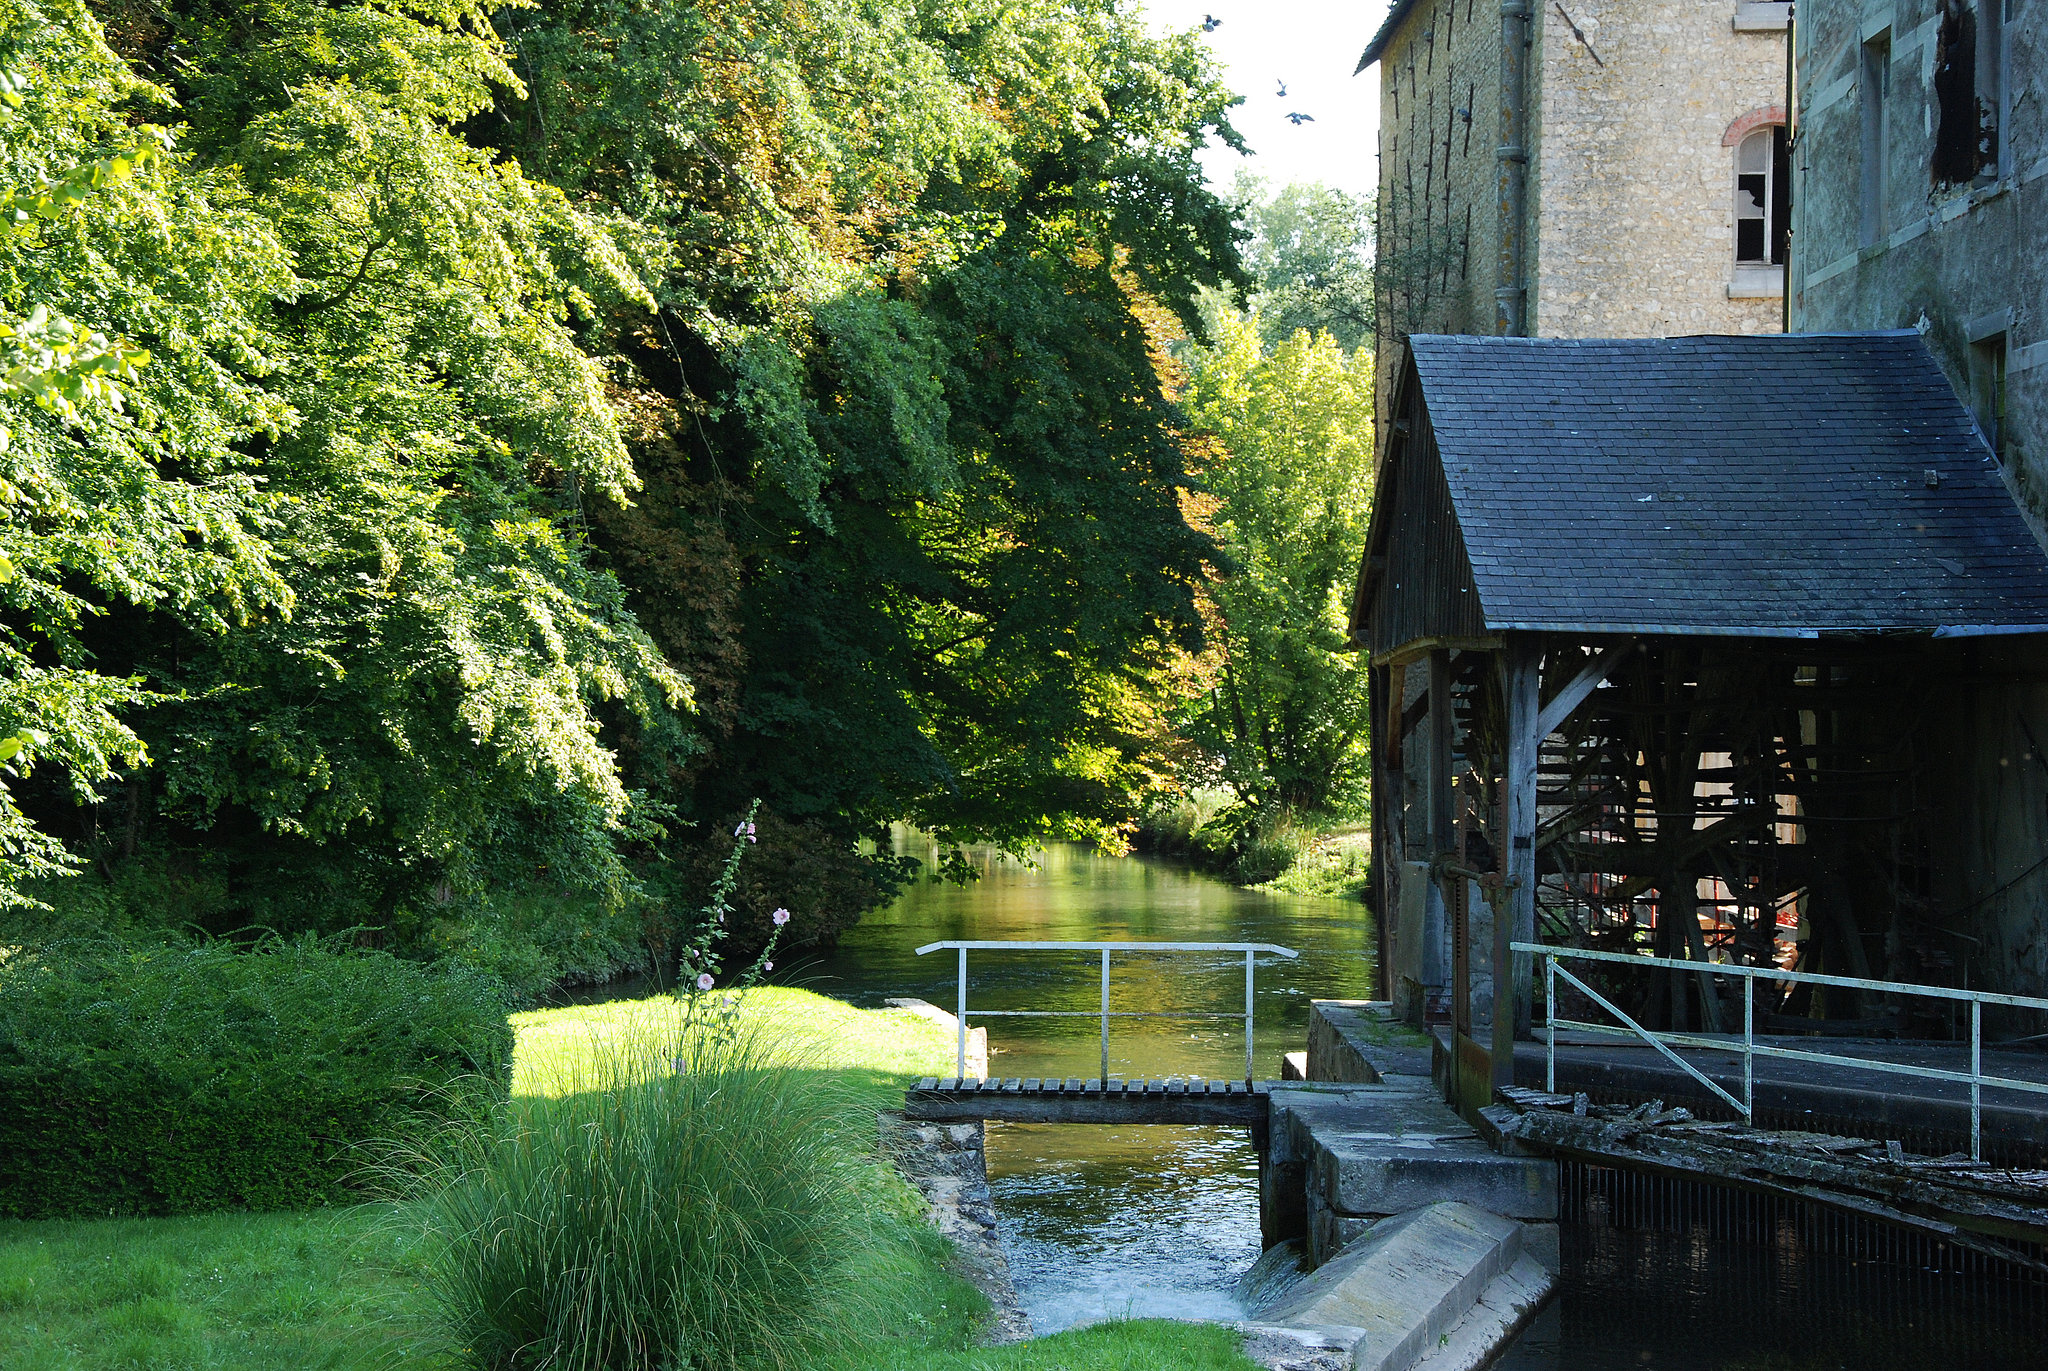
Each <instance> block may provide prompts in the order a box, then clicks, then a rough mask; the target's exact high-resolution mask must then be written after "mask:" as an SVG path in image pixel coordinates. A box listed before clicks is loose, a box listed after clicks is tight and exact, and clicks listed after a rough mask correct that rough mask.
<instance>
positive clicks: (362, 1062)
mask: <svg viewBox="0 0 2048 1371" xmlns="http://www.w3.org/2000/svg"><path fill="white" fill-rule="evenodd" d="M505 1011H506V1005H505V1000H504V995H503V992H502V990H501V989H500V988H499V986H498V984H497V983H496V982H495V981H492V980H490V979H488V978H485V977H481V976H478V975H476V974H474V973H470V972H465V971H461V970H454V969H451V970H436V969H433V968H428V967H423V966H419V965H415V964H413V963H409V962H403V961H400V960H398V959H397V958H395V957H392V956H389V955H387V954H384V953H378V952H366V951H359V950H353V949H348V948H344V947H340V946H336V945H334V944H332V943H320V942H317V941H315V940H313V939H311V938H310V937H308V938H303V939H300V940H297V941H290V942H287V941H282V940H278V939H271V940H268V941H266V942H264V943H262V944H260V945H258V946H256V947H254V948H251V949H236V948H234V947H231V946H229V945H227V944H225V943H219V942H205V943H197V944H189V943H163V944H156V945H152V946H147V947H130V946H122V945H118V944H106V943H96V944H75V943H73V944H55V945H49V946H44V947H38V948H27V949H16V950H14V951H12V952H11V954H10V955H8V956H7V957H6V959H5V960H4V961H0V1216H6V1217H15V1218H32V1217H61V1216H67V1215H79V1214H180V1213H197V1212H202V1211H206V1210H213V1209H227V1208H250V1209H288V1208H299V1207H305V1206H310V1205H317V1204H322V1203H326V1202H329V1201H333V1200H337V1199H341V1198H345V1197H346V1196H347V1195H348V1194H349V1191H350V1185H349V1180H350V1177H351V1176H352V1175H353V1174H355V1173H357V1172H358V1171H359V1170H360V1169H361V1167H362V1164H363V1161H364V1158H363V1156H362V1155H361V1154H360V1153H359V1152H358V1151H357V1149H356V1145H357V1144H360V1143H363V1142H367V1141H369V1140H372V1139H403V1138H405V1137H407V1136H417V1135H419V1134H420V1133H422V1132H423V1131H424V1130H425V1129H426V1128H427V1127H429V1126H431V1125H432V1124H434V1123H436V1122H438V1121H439V1120H440V1119H441V1118H443V1117H445V1116H446V1114H447V1112H448V1110H449V1109H450V1108H451V1107H452V1106H453V1105H454V1104H455V1102H456V1097H457V1096H458V1095H459V1094H460V1093H461V1092H460V1091H456V1090H451V1086H452V1085H454V1084H455V1083H457V1082H463V1083H465V1088H466V1087H467V1086H468V1085H470V1084H476V1085H479V1086H480V1085H481V1084H482V1083H484V1082H492V1083H496V1085H497V1087H498V1088H499V1089H500V1090H502V1089H503V1087H504V1084H505V1083H506V1082H507V1081H509V1079H510V1074H511V1056H512V1053H511V1047H512V1037H511V1027H510V1025H509V1024H508V1023H507V1021H506V1012H505Z"/></svg>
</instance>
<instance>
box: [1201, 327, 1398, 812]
mask: <svg viewBox="0 0 2048 1371" xmlns="http://www.w3.org/2000/svg"><path fill="white" fill-rule="evenodd" d="M1262 328H1263V321H1262V320H1261V319H1260V318H1259V317H1258V316H1257V315H1253V314H1238V315H1227V316H1224V317H1223V318H1222V319H1221V320H1220V322H1219V324H1218V335H1219V336H1218V338H1217V341H1216V343H1215V344H1214V346H1212V347H1208V348H1201V349H1197V350H1196V351H1195V352H1194V353H1193V356H1192V358H1191V365H1192V379H1191V381H1190V383H1189V385H1188V388H1187V404H1188V409H1189V413H1190V415H1191V417H1192V418H1193V419H1194V420H1195V421H1196V422H1197V423H1198V424H1200V425H1201V426H1202V428H1203V429H1205V430H1206V431H1207V432H1209V433H1210V434H1213V435H1214V437H1215V439H1216V441H1217V444H1218V447H1219V449H1220V452H1219V453H1218V455H1217V457H1216V458H1215V459H1214V460H1213V461H1211V462H1210V463H1209V464H1208V465H1207V467H1206V475H1207V480H1208V485H1209V488H1210V490H1211V491H1213V493H1214V494H1213V498H1214V507H1213V510H1212V512H1211V513H1210V514H1209V519H1210V522H1211V524H1212V525H1213V527H1214V529H1215V531H1216V534H1217V537H1218V539H1219V541H1220V542H1221V543H1222V544H1223V547H1224V549H1225V551H1226V553H1227V555H1228V556H1229V558H1230V561H1231V562H1232V564H1233V567H1234V570H1233V573H1232V574H1231V575H1229V576H1227V577H1224V578H1222V579H1221V580H1220V581H1219V582H1218V583H1217V584H1216V586H1215V588H1214V590H1213V594H1214V597H1215V604H1216V610H1217V615H1218V618H1219V619H1220V621H1221V629H1220V632H1219V633H1218V634H1217V638H1218V650H1217V653H1216V656H1215V660H1214V662H1213V665H1212V670H1213V673H1214V674H1213V684H1212V686H1211V688H1210V689H1209V690H1208V691H1207V692H1206V693H1205V694H1203V695H1200V696H1198V697H1196V699H1195V702H1194V705H1193V707H1192V709H1191V710H1190V713H1189V716H1188V719H1187V723H1186V727H1187V730H1188V733H1189V736H1190V738H1191V739H1192V740H1193V741H1194V742H1195V743H1196V744H1198V745H1199V747H1200V748H1201V753H1200V755H1201V756H1203V757H1205V758H1206V759H1207V767H1208V768H1209V774H1208V775H1207V776H1205V777H1201V778H1200V779H1209V780H1214V781H1219V782H1221V783H1222V784H1223V785H1224V786H1226V787H1228V788H1229V789H1230V790H1231V791H1232V792H1233V793H1234V794H1235V795H1236V796H1238V797H1239V798H1240V799H1241V800H1242V801H1244V803H1245V804H1246V805H1247V806H1248V807H1249V809H1250V810H1251V811H1253V812H1257V811H1269V812H1270V811H1276V810H1279V809H1285V810H1289V811H1310V812H1321V813H1326V814H1328V813H1343V812H1347V811H1355V810H1357V809H1359V808H1360V807H1362V806H1363V804H1364V800H1365V782H1366V779H1367V777H1366V766H1367V756H1366V725H1367V709H1366V697H1365V687H1366V670H1365V663H1364V661H1363V660H1362V659H1361V658H1360V657H1359V656H1358V655H1357V654H1356V653H1353V652H1351V651H1349V650H1347V649H1346V647H1345V628H1344V625H1345V619H1346V615H1347V611H1348V608H1349V598H1350V596H1349V592H1350V587H1351V581H1352V578H1353V576H1354V575H1355V574H1356V572H1357V569H1358V558H1359V555H1360V553H1361V551H1362V550H1363V549H1364V546H1365V534H1366V521H1367V517H1368V513H1369V510H1370V501H1371V494H1372V484H1371V482H1372V401H1373V381H1372V359H1371V354H1370V353H1368V352H1366V351H1365V350H1364V349H1359V350H1358V351H1355V352H1346V351H1345V350H1344V349H1343V348H1342V347H1341V346H1339V344H1338V343H1337V340H1336V339H1335V338H1334V337H1332V336H1331V335H1330V334H1328V333H1321V334H1316V335H1313V336H1312V335H1310V334H1309V333H1308V332H1307V331H1306V330H1297V331H1296V332H1294V333H1293V334H1291V335H1289V336H1288V337H1286V338H1284V339H1283V340H1282V341H1280V342H1279V343H1277V344H1276V345H1274V346H1273V347H1271V348H1270V349H1268V348H1266V347H1264V346H1263V345H1262V343H1261V341H1260V335H1261V332H1262ZM1246 817H1247V818H1249V817H1250V816H1249V815H1247V816H1246Z"/></svg>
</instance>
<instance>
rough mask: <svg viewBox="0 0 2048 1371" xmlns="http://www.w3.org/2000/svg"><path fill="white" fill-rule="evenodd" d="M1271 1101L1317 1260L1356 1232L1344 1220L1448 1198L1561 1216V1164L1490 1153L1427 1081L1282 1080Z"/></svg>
mask: <svg viewBox="0 0 2048 1371" xmlns="http://www.w3.org/2000/svg"><path fill="white" fill-rule="evenodd" d="M1271 1098H1272V1102H1273V1123H1272V1137H1273V1146H1274V1149H1275V1151H1276V1155H1278V1156H1281V1157H1284V1159H1285V1160H1286V1161H1287V1162H1289V1163H1292V1164H1293V1165H1297V1166H1299V1167H1300V1168H1302V1172H1301V1174H1302V1176H1303V1179H1304V1181H1305V1188H1306V1190H1307V1193H1308V1196H1309V1199H1308V1210H1307V1212H1306V1213H1304V1214H1303V1215H1302V1219H1303V1220H1304V1221H1305V1222H1304V1227H1305V1228H1306V1229H1307V1232H1306V1234H1305V1236H1307V1237H1308V1239H1309V1242H1310V1252H1311V1255H1312V1257H1313V1258H1314V1259H1315V1260H1317V1261H1321V1260H1324V1259H1325V1258H1327V1257H1329V1256H1331V1255H1334V1254H1335V1253H1336V1252H1337V1251H1338V1250H1341V1249H1342V1248H1343V1247H1344V1246H1345V1245H1346V1244H1347V1243H1349V1242H1352V1241H1355V1240H1357V1238H1358V1237H1359V1236H1360V1233H1359V1231H1358V1230H1357V1229H1356V1227H1355V1226H1352V1225H1344V1224H1341V1223H1339V1222H1338V1221H1339V1220H1341V1219H1370V1218H1375V1217H1380V1216H1384V1215H1388V1214H1400V1213H1404V1212H1406V1211H1408V1210H1411V1209H1416V1208H1419V1207H1421V1206H1424V1205H1431V1204H1435V1203H1437V1202H1439V1201H1444V1200H1463V1201H1468V1202H1470V1203H1472V1204H1475V1205H1478V1206H1480V1207H1481V1208H1484V1209H1490V1210H1492V1211H1493V1212H1495V1213H1497V1214H1502V1215H1505V1216H1507V1217H1508V1218H1515V1219H1532V1220H1536V1221H1539V1222H1549V1221H1553V1220H1555V1219H1556V1218H1557V1214H1558V1197H1557V1163H1556V1162H1555V1161H1553V1160H1551V1159H1549V1158H1547V1157H1535V1156H1504V1155H1502V1154H1501V1153H1498V1152H1496V1151H1494V1150H1493V1149H1492V1148H1490V1147H1488V1146H1487V1145H1486V1143H1485V1142H1483V1141H1482V1140H1481V1139H1480V1138H1479V1137H1478V1135H1477V1134H1475V1133H1474V1132H1473V1130H1472V1127H1471V1125H1469V1124H1467V1123H1466V1122H1465V1121H1464V1120H1463V1119H1461V1118H1459V1117H1458V1116H1457V1115H1456V1114H1453V1113H1452V1112H1451V1110H1450V1108H1449V1107H1448V1106H1446V1105H1445V1104H1444V1103H1443V1102H1442V1101H1441V1100H1439V1099H1437V1098H1436V1097H1435V1096H1434V1095H1433V1094H1432V1093H1430V1091H1429V1088H1428V1086H1426V1085H1421V1084H1419V1083H1418V1084H1416V1085H1408V1084H1402V1085H1379V1086H1352V1087H1349V1088H1346V1089H1343V1090H1334V1091H1314V1090H1302V1089H1291V1088H1288V1087H1284V1086H1276V1087H1274V1089H1273V1092H1272V1096H1271ZM1319 1211H1327V1216H1322V1215H1320V1214H1319ZM1287 1236H1292V1235H1291V1234H1289V1235H1287Z"/></svg>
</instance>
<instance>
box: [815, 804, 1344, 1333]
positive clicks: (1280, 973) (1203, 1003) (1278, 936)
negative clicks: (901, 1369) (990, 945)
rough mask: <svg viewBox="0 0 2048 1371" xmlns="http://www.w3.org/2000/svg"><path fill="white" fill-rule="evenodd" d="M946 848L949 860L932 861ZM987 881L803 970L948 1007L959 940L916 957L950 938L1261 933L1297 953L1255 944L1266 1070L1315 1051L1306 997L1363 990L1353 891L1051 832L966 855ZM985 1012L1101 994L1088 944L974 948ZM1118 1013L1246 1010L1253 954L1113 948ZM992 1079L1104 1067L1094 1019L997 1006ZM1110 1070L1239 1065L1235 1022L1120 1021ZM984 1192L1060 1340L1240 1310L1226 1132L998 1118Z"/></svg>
mask: <svg viewBox="0 0 2048 1371" xmlns="http://www.w3.org/2000/svg"><path fill="white" fill-rule="evenodd" d="M923 855H927V856H928V857H935V856H936V853H927V854H923ZM972 855H973V859H974V860H975V861H976V863H977V865H978V866H979V867H980V869H981V870H982V872H983V873H984V874H983V879H981V880H980V881H978V882H976V883H975V884H973V885H970V886H965V887H961V886H951V885H934V884H931V883H928V882H923V883H919V884H918V885H915V886H913V887H911V888H909V889H907V890H905V891H904V892H903V894H902V895H901V896H900V897H898V899H897V900H896V901H895V903H893V904H892V905H891V906H890V907H889V908H887V909H885V910H882V911H880V912H879V913H877V914H874V915H871V916H869V917H868V918H867V919H865V920H863V921H862V922H861V924H860V926H859V927H857V928H856V929H854V930H853V931H852V932H851V933H850V934H849V935H848V936H847V938H846V939H845V941H844V942H842V943H841V944H840V946H839V947H838V948H837V949H835V950H834V951H833V952H832V953H831V954H829V955H828V956H825V957H822V958H817V959H813V960H812V961H810V962H809V963H808V964H805V965H802V966H800V967H798V969H797V971H796V974H795V976H794V977H793V978H792V979H794V980H795V981H796V982H797V983H799V984H804V985H808V986H809V987H810V988H812V989H814V990H818V991H822V992H823V993H825V994H828V995H836V996H839V997H840V998H842V999H848V1000H852V1001H853V1002H855V1003H857V1004H868V1005H874V1004H879V1003H880V1002H881V1001H882V1000H883V999H884V998H885V997H888V996H892V995H917V996H921V997H923V998H925V999H928V1000H930V1001H932V1002H933V1003H935V1004H940V1005H944V1006H946V1007H947V1008H951V1007H952V1005H953V1002H954V987H955V982H954V974H955V961H954V958H953V956H952V954H934V955H932V956H927V957H918V956H916V955H915V954H914V949H915V948H917V947H918V946H920V945H922V944H924V943H929V942H938V941H944V940H947V939H963V940H964V939H1000V938H1024V939H1034V940H1044V941H1073V942H1099V941H1115V940H1122V939H1130V940H1136V941H1175V942H1267V943H1278V944H1280V945H1282V946H1285V947H1292V948H1296V949H1298V950H1299V951H1300V952H1301V954H1302V955H1301V957H1300V959H1299V960H1297V961H1292V962H1287V961H1279V960H1276V959H1273V958H1262V959H1261V960H1260V962H1259V966H1258V975H1257V995H1256V1000H1255V1007H1254V1017H1255V1024H1256V1029H1257V1060H1256V1067H1257V1074H1258V1075H1259V1076H1260V1077H1262V1078H1266V1077H1273V1076H1277V1075H1278V1074H1279V1054H1280V1053H1281V1052H1283V1051H1295V1050H1298V1049H1299V1048H1300V1047H1301V1046H1302V1045H1303V1043H1304V1041H1305V1038H1306V1034H1307V1024H1308V1002H1309V1000H1310V999H1311V998H1344V999H1352V998H1363V997H1364V996H1366V995H1368V994H1369V993H1370V987H1371V981H1372V975H1371V972H1372V966H1371V961H1370V955H1371V947H1372V928H1371V924H1370V922H1369V919H1368V916H1367V914H1366V912H1365V910H1364V908H1363V907H1362V906H1360V905H1358V904H1355V903H1351V902H1348V901H1340V900H1316V899H1302V898H1295V897H1288V896H1274V895H1264V894H1260V893H1257V892H1254V891H1247V890H1239V889H1235V888H1233V887H1231V886H1228V885H1225V884H1223V883H1222V882H1220V881H1216V880H1212V879H1210V878H1208V877H1205V876H1201V875H1198V874H1196V873H1193V872H1189V871H1185V870H1182V869H1179V868H1176V867H1171V866H1165V865H1161V864H1157V863H1152V862H1146V861H1140V860H1136V859H1132V858H1127V857H1104V856H1101V855H1100V854H1098V853H1095V852H1093V851H1091V850H1089V849H1086V848H1082V847H1076V846H1066V845H1062V846H1057V847H1053V848H1051V849H1048V850H1046V851H1044V852H1041V853H1039V854H1038V855H1037V859H1036V861H1035V864H1034V865H1032V866H1030V867H1024V866H1020V865H1018V864H1017V863H1015V862H1009V861H1004V860H1002V859H1001V858H999V857H997V856H996V855H995V854H993V853H989V852H979V853H974V854H972ZM968 967H969V975H970V984H969V999H968V1004H969V1007H970V1012H969V1015H968V1018H969V1021H970V1022H973V1021H974V1015H973V1013H972V1011H973V1010H974V1009H1039V1010H1044V1009H1062V1010H1077V1011H1086V1012H1088V1013H1089V1014H1091V1015H1092V1014H1093V1013H1094V1012H1095V1011H1097V1010H1098V1009H1099V1008H1100V1001H1099V979H1098V977H1099V966H1098V963H1097V959H1096V954H1093V953H1050V952H1040V953H1010V954H1003V953H973V954H970V961H969V963H968ZM1110 984H1111V1006H1110V1007H1111V1009H1112V1010H1113V1011H1116V1012H1145V1013H1151V1012H1160V1011H1174V1012H1177V1013H1189V1012H1205V1013H1218V1014H1233V1015H1241V1014H1242V1013H1243V1011H1244V963H1243V960H1242V958H1232V957H1229V956H1202V955H1196V954H1176V955H1173V956H1140V955H1128V956H1127V955H1124V954H1117V955H1116V957H1115V958H1114V959H1113V962H1112V969H1111V981H1110ZM985 1022H986V1023H987V1025H988V1026H989V1030H990V1031H989V1039H990V1046H991V1049H992V1051H993V1053H994V1057H993V1059H992V1063H991V1066H990V1071H991V1074H997V1075H1003V1076H1019V1077H1030V1076H1040V1077H1045V1076H1079V1077H1090V1076H1094V1075H1096V1074H1098V1072H1099V1071H1100V1070H1101V1066H1100V1056H1099V1051H1100V1049H1099V1040H1098V1036H1097V1035H1098V1028H1099V1025H1098V1022H1097V1020H1096V1019H1094V1018H1092V1017H1088V1018H1075V1019H1001V1018H996V1019H989V1020H986V1021H985ZM1110 1032H1111V1038H1110V1071H1111V1073H1112V1074H1113V1075H1130V1076H1141V1075H1150V1076H1163V1075H1168V1074H1179V1075H1199V1076H1206V1077H1214V1078H1224V1077H1232V1076H1242V1075H1243V1074H1244V1028H1243V1021H1242V1019H1238V1018H1230V1019H1221V1018H1219V1019H1115V1020H1112V1027H1111V1030H1110ZM988 1156H989V1172H990V1177H989V1179H990V1184H991V1187H992V1188H993V1190H994V1191H995V1197H996V1208H997V1210H998V1212H999V1213H1000V1214H1001V1215H1002V1219H1003V1240H1004V1245H1005V1247H1006V1249H1007V1250H1008V1252H1009V1254H1010V1259H1011V1263H1012V1268H1013V1272H1014V1274H1015V1277H1016V1281H1017V1287H1018V1292H1019V1294H1020V1296H1021V1297H1022V1299H1023V1302H1024V1306H1025V1309H1026V1311H1027V1312H1028V1313H1029V1314H1030V1315H1031V1320H1032V1325H1033V1327H1035V1328H1036V1329H1038V1330H1039V1331H1040V1332H1053V1331H1056V1330H1058V1329H1061V1328H1065V1327H1069V1326H1071V1325H1073V1324H1075V1323H1079V1322H1085V1321H1089V1320H1093V1319H1099V1318H1104V1317H1113V1316H1118V1315H1126V1314H1128V1315H1135V1316H1139V1317H1147V1316H1150V1317H1163V1318H1218V1319H1227V1318H1235V1317H1237V1316H1238V1314H1239V1312H1240V1311H1239V1310H1238V1308H1237V1306H1236V1304H1235V1302H1234V1301H1233V1300H1232V1299H1231V1296H1230V1287H1231V1285H1232V1283H1233V1282H1235V1281H1236V1279H1237V1277H1238V1276H1239V1275H1240V1274H1242V1273H1243V1272H1244V1270H1245V1269H1246V1268H1247V1267H1249V1266H1250V1265H1251V1263H1252V1262H1253V1261H1254V1260H1255V1259H1256V1258H1257V1256H1258V1253H1259V1223H1258V1157H1257V1154H1256V1153H1254V1152H1253V1150H1252V1146H1251V1141H1250V1139H1249V1138H1248V1137H1247V1136H1246V1135H1245V1134H1244V1133H1242V1132H1240V1131H1236V1130H1231V1129H1220V1128H1162V1127H1145V1128H1109V1127H1103V1126H1094V1125H1088V1126H1084V1125H1074V1124H1063V1125H1031V1126H1025V1125H994V1126H991V1128H990V1129H989V1139H988Z"/></svg>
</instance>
